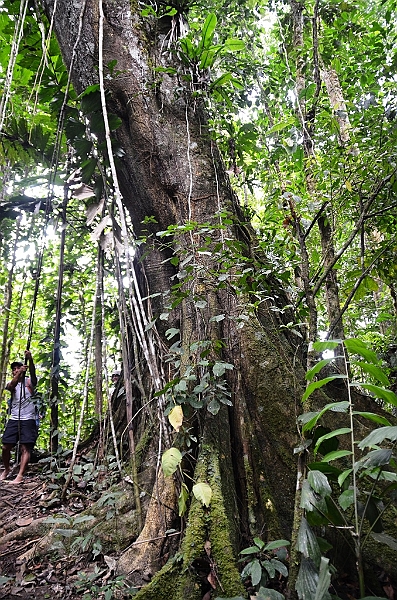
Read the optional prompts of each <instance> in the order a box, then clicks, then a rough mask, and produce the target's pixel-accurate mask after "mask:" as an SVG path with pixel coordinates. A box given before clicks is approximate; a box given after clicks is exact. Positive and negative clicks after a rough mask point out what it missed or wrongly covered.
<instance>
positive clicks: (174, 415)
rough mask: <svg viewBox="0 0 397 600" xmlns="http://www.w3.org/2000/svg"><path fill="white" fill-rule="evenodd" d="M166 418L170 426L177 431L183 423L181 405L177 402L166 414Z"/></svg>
mask: <svg viewBox="0 0 397 600" xmlns="http://www.w3.org/2000/svg"><path fill="white" fill-rule="evenodd" d="M168 420H169V422H170V423H171V425H172V427H173V428H174V429H175V431H179V430H180V428H181V425H182V423H183V409H182V406H180V405H179V404H177V405H176V406H174V408H173V409H172V410H171V412H170V414H169V415H168Z"/></svg>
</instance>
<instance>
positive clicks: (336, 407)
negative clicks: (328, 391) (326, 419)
mask: <svg viewBox="0 0 397 600" xmlns="http://www.w3.org/2000/svg"><path fill="white" fill-rule="evenodd" d="M349 406H350V404H349V402H348V401H347V400H343V401H342V402H331V403H330V404H326V405H325V406H324V408H322V409H321V410H319V411H318V412H311V413H304V414H303V415H300V416H299V417H298V421H299V422H300V423H303V427H302V431H303V432H305V431H310V430H311V429H313V427H314V426H315V425H316V423H317V422H318V420H319V419H320V418H321V417H322V416H323V414H324V413H326V412H327V411H328V410H331V411H333V412H346V411H347V410H348V408H349Z"/></svg>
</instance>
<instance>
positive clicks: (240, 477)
mask: <svg viewBox="0 0 397 600" xmlns="http://www.w3.org/2000/svg"><path fill="white" fill-rule="evenodd" d="M44 4H45V6H46V7H47V10H48V13H49V15H51V14H52V10H53V5H54V2H53V1H52V0H45V2H44ZM131 6H134V3H130V2H129V0H118V1H117V2H115V1H106V2H104V12H105V22H104V46H103V51H104V61H103V62H104V65H106V64H109V62H110V61H112V60H117V65H116V68H115V71H117V72H118V73H119V74H118V75H115V76H114V78H113V79H111V80H107V83H106V85H108V91H109V96H108V102H109V109H110V110H111V111H112V112H114V113H116V114H117V115H118V116H119V117H120V118H121V119H122V125H121V127H120V128H119V129H118V130H117V132H116V133H117V137H118V140H119V142H120V143H121V145H122V147H123V149H124V151H125V155H124V156H123V157H122V158H121V159H120V161H119V163H118V167H117V168H118V177H119V181H120V187H121V192H122V195H123V202H124V205H125V206H126V207H127V209H128V211H129V213H130V215H131V220H132V222H133V226H134V231H135V234H136V235H137V236H140V235H141V234H142V235H143V234H145V236H148V243H147V247H146V251H145V253H144V260H143V261H142V268H143V269H144V271H145V276H146V281H147V286H148V288H149V294H155V293H158V292H161V293H165V292H167V290H169V289H170V287H171V286H172V285H174V284H175V282H181V283H182V286H181V288H180V290H181V292H182V294H183V299H181V302H179V304H178V303H177V304H175V306H174V307H173V310H172V311H171V317H170V319H171V321H170V323H169V324H168V325H167V327H166V328H164V325H163V326H162V327H160V326H159V336H161V339H162V342H161V344H162V345H163V346H162V347H164V346H168V347H169V346H170V343H171V342H173V341H175V340H174V339H173V340H171V342H169V341H168V340H166V338H165V337H164V333H163V330H164V329H167V328H168V326H169V327H171V326H172V327H174V328H175V329H180V339H181V345H180V347H181V363H182V366H183V368H184V369H188V368H191V369H192V372H193V373H195V374H200V373H201V374H203V373H204V372H207V373H208V372H209V370H210V367H208V366H205V365H204V366H203V364H199V363H200V361H202V356H200V349H199V350H197V349H195V350H194V349H193V348H194V344H195V343H196V342H199V341H202V342H204V343H206V342H208V343H209V354H208V357H207V358H208V359H209V361H210V364H213V362H214V361H222V362H224V363H228V364H232V365H233V369H232V370H227V371H226V374H225V379H227V386H228V389H229V390H230V392H231V400H232V406H230V407H228V406H226V405H223V404H222V407H221V408H220V410H219V412H218V413H217V414H211V412H210V411H209V410H206V409H205V408H204V409H201V410H199V411H196V410H193V409H192V407H191V406H190V405H189V404H188V403H186V404H184V405H183V407H184V413H185V414H184V420H185V423H186V425H187V426H188V427H191V428H192V429H193V430H194V431H195V432H197V437H198V443H197V445H195V446H193V448H192V449H191V450H190V452H189V454H188V455H187V458H186V464H184V469H185V470H186V471H187V472H190V473H191V475H192V476H193V480H194V481H195V482H204V483H207V484H209V485H210V487H211V490H212V499H211V503H210V505H209V507H204V506H202V505H201V503H200V502H198V501H197V500H195V499H193V500H192V501H191V504H190V508H189V512H188V514H187V517H184V519H181V518H180V517H178V505H177V498H178V493H179V491H180V481H179V480H178V478H177V477H176V476H174V478H173V477H168V478H164V477H163V475H162V473H161V471H160V469H159V468H158V466H157V469H156V483H155V485H154V486H153V487H152V488H150V489H149V488H148V482H147V481H146V480H145V481H141V482H140V484H141V485H142V486H144V487H145V485H146V488H147V489H146V491H147V493H148V494H150V495H151V497H152V500H151V502H150V503H149V507H148V510H147V513H146V521H145V524H144V527H143V530H142V532H141V535H140V537H139V538H138V540H136V543H135V544H134V545H133V546H132V547H131V548H130V549H129V550H128V551H127V552H126V553H124V555H123V556H122V558H121V560H120V570H121V571H122V572H125V573H128V574H130V577H131V580H132V581H133V582H134V583H135V584H139V585H142V584H144V583H146V582H147V581H148V580H149V579H150V578H151V577H152V576H153V575H154V574H155V572H156V571H158V569H160V567H161V566H162V565H163V564H164V562H165V560H166V558H167V557H168V556H169V554H170V552H171V553H172V552H173V551H174V550H175V541H176V540H177V539H178V538H177V537H172V538H171V537H168V536H167V534H166V532H167V530H169V529H170V528H174V529H177V530H178V531H181V532H183V531H186V534H185V536H184V537H182V533H181V538H180V542H181V543H182V550H183V556H184V561H185V564H184V565H183V566H178V563H177V562H174V563H173V564H172V565H171V563H169V564H168V566H167V567H164V569H163V570H162V571H160V573H161V574H162V575H160V578H162V579H161V583H160V584H158V583H157V581H158V578H157V577H156V578H155V579H154V580H153V581H152V583H151V584H150V585H148V586H147V587H146V588H144V589H143V591H142V592H141V593H140V594H141V595H142V597H145V598H156V599H160V598H161V597H163V596H164V597H169V596H170V593H171V592H170V590H172V595H173V597H174V598H184V599H185V598H189V599H191V600H194V598H202V596H203V590H201V589H200V587H199V586H197V585H196V584H195V581H196V579H195V575H194V574H193V575H192V570H187V569H186V568H185V567H186V565H191V564H194V560H195V559H197V558H200V557H203V556H204V557H205V556H207V557H208V548H207V552H206V551H205V549H204V544H205V543H206V542H207V541H209V542H210V543H211V551H210V553H211V560H212V561H214V563H215V565H216V571H217V582H218V583H217V591H218V592H219V593H221V595H224V596H228V595H229V596H233V595H236V594H239V593H241V584H240V582H239V577H238V571H237V568H236V558H237V557H238V552H239V550H240V549H241V547H242V545H243V544H246V543H247V541H248V540H249V538H250V537H251V536H252V535H261V536H262V537H263V538H264V539H276V538H279V537H284V538H285V537H286V538H288V537H289V535H290V529H291V524H292V511H293V504H294V502H293V500H294V487H295V486H294V482H295V465H294V458H293V447H294V444H295V437H296V423H295V418H296V414H297V412H300V410H299V398H300V395H301V381H302V380H303V370H302V367H301V366H300V364H299V358H297V353H296V348H293V347H292V345H291V344H290V342H289V341H288V339H287V337H285V336H284V334H283V333H282V332H281V331H280V329H279V327H278V324H277V321H276V319H275V317H274V314H275V312H274V311H272V310H271V308H272V306H271V303H270V301H267V304H266V303H265V302H262V304H261V305H260V310H259V309H258V310H257V311H254V310H253V309H251V308H250V306H249V296H248V291H247V290H245V292H244V293H243V292H242V293H241V294H239V295H238V294H237V293H236V291H235V286H234V285H233V286H232V285H229V281H228V280H229V278H230V282H232V281H233V282H235V281H238V279H239V269H240V267H235V266H233V264H230V265H229V266H227V264H226V263H227V260H228V257H229V255H231V254H232V253H235V254H236V253H238V254H240V257H241V258H240V263H243V267H241V269H243V268H244V267H245V265H247V264H250V263H249V261H250V256H251V245H252V242H253V239H251V236H252V234H251V231H250V228H249V226H248V225H247V224H244V223H243V222H242V219H241V211H240V208H239V205H238V202H237V200H236V198H235V196H234V194H233V192H232V191H231V188H230V186H229V183H228V179H227V176H226V174H225V171H224V168H223V164H222V162H221V159H220V157H219V154H218V152H217V149H216V147H215V146H214V144H213V142H212V141H211V139H210V135H209V133H208V130H207V128H206V122H205V117H204V115H203V112H202V110H201V108H200V105H199V104H198V103H197V102H196V103H195V101H194V100H192V98H191V94H190V92H191V90H190V89H189V87H188V85H189V84H184V83H183V82H182V83H181V81H179V80H178V79H177V77H174V78H172V77H171V76H169V75H168V74H167V73H162V74H161V78H158V76H157V75H156V74H155V72H154V70H153V65H157V66H158V65H163V66H169V65H168V64H166V63H165V62H164V61H165V58H164V56H161V54H160V52H159V51H158V49H159V48H161V46H162V42H163V41H164V40H162V39H158V38H156V36H155V28H154V26H153V29H152V28H151V25H153V23H152V24H151V23H150V22H149V21H147V20H146V21H142V20H141V19H140V17H139V16H138V14H139V12H138V9H137V11H136V14H134V13H133V12H131ZM79 12H80V9H79V10H77V9H76V3H71V2H70V1H69V0H60V1H58V5H57V10H56V14H55V20H54V23H55V31H56V34H57V37H58V40H59V43H60V46H61V49H62V52H63V55H64V58H65V61H66V64H70V61H71V57H72V50H73V45H74V44H75V36H76V32H77V31H78V24H79V18H80V14H79ZM98 22H99V14H98V4H97V2H93V1H92V0H88V1H87V3H86V9H85V12H84V16H83V29H82V35H81V40H80V41H79V43H78V44H77V46H76V58H77V60H76V61H75V63H74V66H73V71H72V79H73V84H74V86H75V88H76V90H77V92H79V93H81V92H82V91H83V90H84V89H85V88H86V87H87V86H89V85H92V84H94V83H97V68H96V67H97V62H98V58H97V57H98ZM220 211H228V219H226V222H225V220H224V219H223V221H222V217H221V216H220V214H219V213H220ZM145 217H154V219H153V218H152V219H150V221H149V222H148V223H145V224H144V225H143V224H142V221H143V219H144V218H145ZM187 222H194V223H197V224H207V225H206V228H204V229H203V230H201V229H200V225H197V226H195V227H194V228H193V229H192V230H191V231H187V230H186V231H183V230H182V232H181V234H180V235H178V236H177V235H175V236H174V237H167V238H165V239H166V240H167V247H166V245H165V244H163V243H162V239H161V237H159V236H156V233H157V232H160V231H164V230H165V229H167V227H168V226H170V225H183V224H185V223H187ZM208 231H209V233H208ZM148 234H149V235H148ZM237 251H238V252H237ZM173 254H176V255H179V257H180V259H181V260H183V259H187V260H188V263H187V264H189V265H191V266H192V274H193V275H192V279H190V278H189V277H187V276H186V275H185V274H184V273H183V267H182V266H181V267H180V268H179V269H178V268H177V267H174V266H173V265H172V264H171V263H170V262H169V260H168V259H169V258H170V257H171V256H172V255H173ZM232 262H233V261H232ZM174 276H177V278H176V279H171V278H172V277H174ZM254 276H255V275H254ZM268 287H269V288H270V290H269V294H267V295H268V296H273V297H275V298H276V297H278V298H282V295H283V294H282V290H278V289H277V288H276V284H275V282H274V281H270V280H269V282H268ZM159 298H160V300H159ZM162 304H163V301H162V300H161V296H157V297H156V298H155V299H154V302H153V311H154V316H156V317H158V316H159V314H160V313H161V312H164V311H165V308H164V306H163V305H162ZM247 317H249V318H248V320H247ZM211 318H212V320H211ZM160 324H161V321H160ZM159 348H160V346H159ZM159 352H160V350H159ZM211 361H212V362H211ZM183 374H184V371H183V370H182V371H181V374H180V376H182V378H183ZM174 375H175V372H173V371H172V368H171V367H169V372H167V373H166V372H165V370H164V376H166V377H165V378H166V380H167V378H168V379H169V380H170V379H172V378H173V377H174ZM196 383H197V382H194V385H196ZM160 408H161V406H160ZM214 412H216V411H214ZM158 417H159V419H161V414H160V411H159V413H158ZM159 431H160V429H159ZM170 435H171V437H172V436H175V433H171V432H170ZM161 439H162V440H165V439H166V437H164V436H163V437H162V438H161ZM173 439H174V438H173ZM152 443H153V444H154V445H153V446H152V451H153V452H154V449H155V448H156V447H157V446H158V444H159V435H156V434H155V435H154V436H153V439H152ZM175 443H177V442H175ZM137 444H139V441H137ZM167 447H168V446H167V444H165V443H164V442H163V444H162V446H161V448H160V450H161V452H163V451H165V450H166V449H167ZM181 449H182V450H183V449H184V448H181ZM149 479H150V478H149ZM150 481H152V480H151V479H150ZM185 482H186V484H187V485H188V487H189V488H191V484H189V479H186V480H185ZM185 519H187V527H186V523H185ZM148 540H150V542H149V541H148ZM172 540H173V541H172ZM175 570H176V572H177V575H175ZM207 583H208V582H207ZM156 586H157V587H156ZM160 590H161V594H162V595H160Z"/></svg>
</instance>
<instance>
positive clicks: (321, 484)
mask: <svg viewBox="0 0 397 600" xmlns="http://www.w3.org/2000/svg"><path fill="white" fill-rule="evenodd" d="M307 480H308V482H309V483H310V486H311V487H312V488H313V490H314V491H315V492H317V493H318V494H320V495H321V496H329V495H330V494H331V492H332V489H331V486H330V485H329V483H328V479H327V477H326V475H324V473H322V472H321V471H315V470H313V471H309V473H308V474H307Z"/></svg>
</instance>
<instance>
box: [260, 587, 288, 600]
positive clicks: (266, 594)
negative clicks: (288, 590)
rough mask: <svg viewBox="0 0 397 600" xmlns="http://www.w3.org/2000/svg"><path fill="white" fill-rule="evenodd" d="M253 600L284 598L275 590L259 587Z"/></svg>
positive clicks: (279, 599)
mask: <svg viewBox="0 0 397 600" xmlns="http://www.w3.org/2000/svg"><path fill="white" fill-rule="evenodd" d="M255 600H285V596H284V595H283V594H281V593H280V592H278V591H277V590H272V589H270V588H265V587H261V588H260V589H259V592H258V593H257V594H256V596H255Z"/></svg>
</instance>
